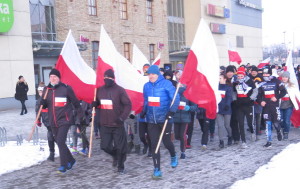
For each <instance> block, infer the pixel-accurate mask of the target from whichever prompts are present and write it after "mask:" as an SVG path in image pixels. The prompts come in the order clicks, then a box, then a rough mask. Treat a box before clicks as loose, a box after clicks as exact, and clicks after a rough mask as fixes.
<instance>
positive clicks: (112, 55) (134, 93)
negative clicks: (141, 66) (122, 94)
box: [96, 25, 148, 114]
mask: <svg viewBox="0 0 300 189" xmlns="http://www.w3.org/2000/svg"><path fill="white" fill-rule="evenodd" d="M108 69H113V70H114V72H115V81H116V83H117V84H118V85H119V86H121V87H123V88H124V89H125V90H126V92H127V94H128V96H129V98H130V100H131V103H132V111H134V112H135V113H136V114H137V113H139V112H141V110H142V106H143V102H144V97H143V87H144V84H145V83H146V82H148V77H145V76H143V75H141V74H140V73H139V72H137V70H136V68H135V67H134V66H133V65H132V64H131V63H130V62H128V60H127V59H126V58H125V57H123V56H122V55H121V54H120V53H119V52H118V51H117V49H116V47H115V46H114V44H113V42H112V40H111V39H110V37H109V36H108V34H107V32H106V31H105V29H104V27H103V25H101V33H100V45H99V53H98V66H97V82H96V86H97V87H100V86H102V85H104V72H105V71H106V70H108Z"/></svg>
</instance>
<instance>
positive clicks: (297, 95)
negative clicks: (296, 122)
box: [281, 86, 300, 110]
mask: <svg viewBox="0 0 300 189" xmlns="http://www.w3.org/2000/svg"><path fill="white" fill-rule="evenodd" d="M286 91H287V94H286V95H285V97H288V98H289V99H290V101H292V104H293V105H294V107H295V109H296V110H298V109H299V106H298V103H297V100H298V101H299V102H300V92H299V90H298V89H297V88H296V87H295V86H291V87H290V86H286ZM281 100H283V98H282V99H281Z"/></svg>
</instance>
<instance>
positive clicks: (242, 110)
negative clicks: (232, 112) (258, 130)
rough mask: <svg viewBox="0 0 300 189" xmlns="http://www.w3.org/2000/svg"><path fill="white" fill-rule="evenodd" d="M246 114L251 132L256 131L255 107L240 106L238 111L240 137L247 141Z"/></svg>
mask: <svg viewBox="0 0 300 189" xmlns="http://www.w3.org/2000/svg"><path fill="white" fill-rule="evenodd" d="M245 116H246V119H247V123H248V127H249V129H250V132H251V133H254V131H255V128H254V125H253V124H254V107H253V106H239V107H238V112H237V118H238V130H237V132H238V134H239V139H240V138H241V140H242V142H246V136H245V129H244V128H245V126H244V124H245ZM238 141H239V140H238Z"/></svg>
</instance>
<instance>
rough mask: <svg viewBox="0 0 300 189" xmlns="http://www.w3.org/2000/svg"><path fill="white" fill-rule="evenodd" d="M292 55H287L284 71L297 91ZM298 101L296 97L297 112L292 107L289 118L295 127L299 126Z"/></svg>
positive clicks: (290, 53) (299, 104)
mask: <svg viewBox="0 0 300 189" xmlns="http://www.w3.org/2000/svg"><path fill="white" fill-rule="evenodd" d="M292 53H293V52H292V51H290V52H289V55H288V57H287V59H286V69H287V71H288V72H289V73H290V81H291V82H292V83H293V84H294V87H295V88H296V89H299V85H298V80H297V77H296V74H295V70H294V65H293V57H292ZM298 92H299V91H298ZM298 100H299V99H297V95H296V103H298V110H297V105H294V107H296V108H294V110H293V113H292V116H291V122H292V123H293V125H294V126H295V127H299V126H300V109H299V106H300V103H299V101H298Z"/></svg>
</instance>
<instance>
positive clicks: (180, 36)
mask: <svg viewBox="0 0 300 189" xmlns="http://www.w3.org/2000/svg"><path fill="white" fill-rule="evenodd" d="M168 34H169V36H168V37H169V51H170V52H174V51H179V50H181V48H182V47H183V46H185V30H184V24H180V23H173V22H169V23H168Z"/></svg>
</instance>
